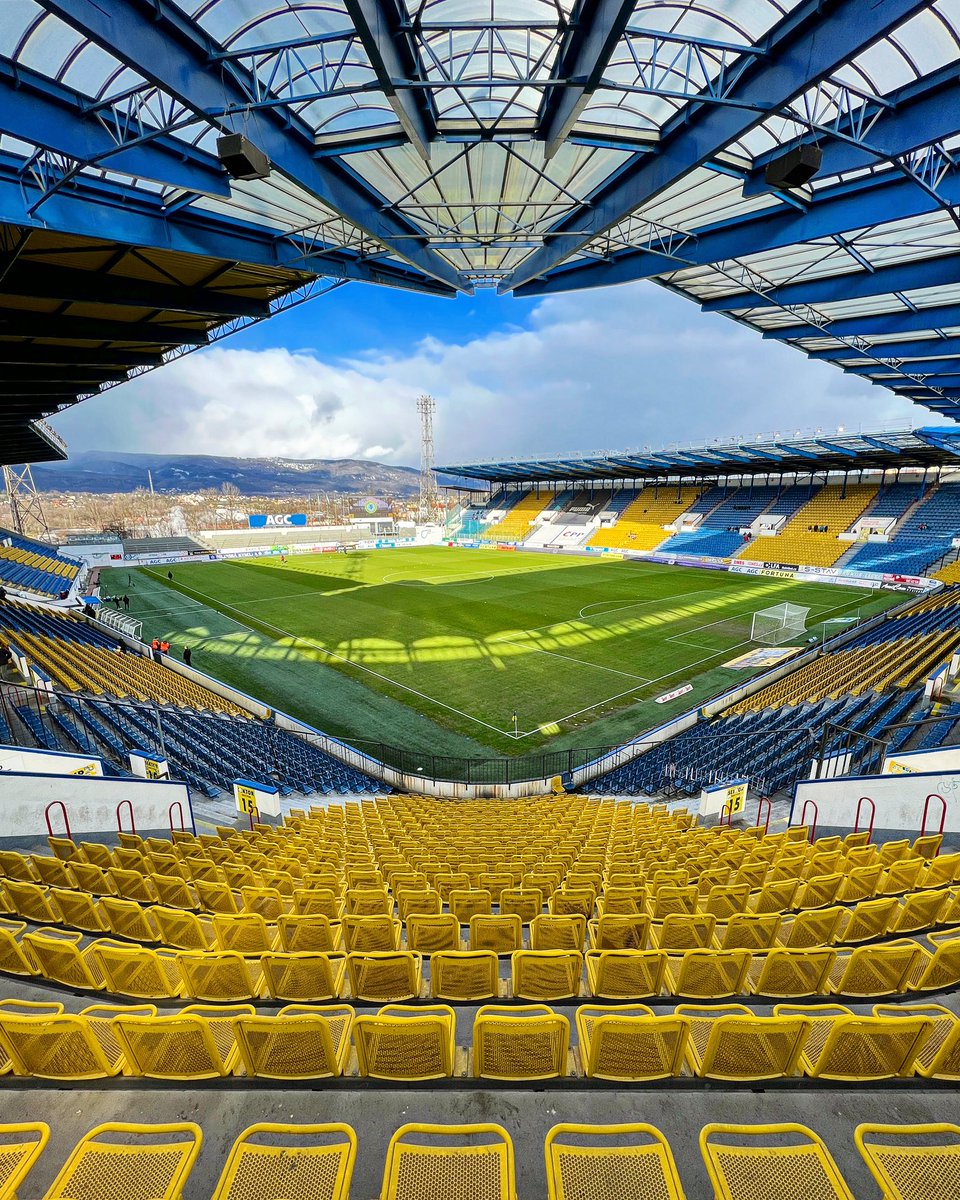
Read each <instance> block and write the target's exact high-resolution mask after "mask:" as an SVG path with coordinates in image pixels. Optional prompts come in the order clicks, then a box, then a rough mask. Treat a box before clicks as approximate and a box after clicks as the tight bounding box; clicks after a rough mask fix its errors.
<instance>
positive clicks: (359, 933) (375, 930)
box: [341, 916, 403, 954]
mask: <svg viewBox="0 0 960 1200" xmlns="http://www.w3.org/2000/svg"><path fill="white" fill-rule="evenodd" d="M341 929H342V931H343V948H344V950H356V951H358V952H359V953H362V954H369V953H373V952H377V953H385V952H387V951H389V950H399V949H400V935H401V933H402V932H403V926H402V925H401V924H400V922H399V921H398V920H396V919H395V918H394V917H353V916H345V917H344V918H343V920H342V922H341Z"/></svg>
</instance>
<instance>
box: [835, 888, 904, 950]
mask: <svg viewBox="0 0 960 1200" xmlns="http://www.w3.org/2000/svg"><path fill="white" fill-rule="evenodd" d="M898 908H899V905H898V904H897V901H896V899H895V898H894V897H893V896H888V897H880V899H878V900H861V901H860V903H859V904H857V906H856V907H855V908H854V909H853V911H852V912H851V913H850V917H849V920H847V921H846V922H841V924H840V928H839V929H838V930H837V935H836V936H837V941H838V942H845V943H847V944H851V943H854V942H869V941H872V940H873V939H874V938H879V937H883V935H884V934H885V933H886V932H887V929H888V927H889V925H890V922H891V921H892V920H893V919H894V917H895V916H896V914H897V910H898Z"/></svg>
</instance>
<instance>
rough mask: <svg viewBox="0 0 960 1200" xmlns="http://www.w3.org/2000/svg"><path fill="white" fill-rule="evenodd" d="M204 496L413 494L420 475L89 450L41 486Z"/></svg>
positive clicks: (48, 468)
mask: <svg viewBox="0 0 960 1200" xmlns="http://www.w3.org/2000/svg"><path fill="white" fill-rule="evenodd" d="M148 471H149V472H150V473H151V474H152V476H153V486H154V489H155V490H156V491H158V492H172V493H180V494H182V493H184V492H198V491H201V490H203V489H204V488H219V487H220V485H221V484H224V483H232V484H235V485H236V487H237V488H239V490H240V492H241V493H242V494H243V495H245V496H293V495H296V496H307V495H310V494H311V493H314V492H351V493H363V494H366V493H368V492H369V493H370V494H371V495H373V496H377V495H380V494H389V495H393V496H406V495H411V494H413V493H414V492H416V491H417V487H418V478H419V476H418V472H417V471H415V470H414V469H413V468H412V467H391V466H387V464H386V463H379V462H370V461H367V460H365V459H353V458H338V459H323V458H321V459H304V460H298V459H292V458H217V457H214V456H212V455H206V454H119V453H115V452H113V451H105V450H88V451H86V452H84V453H80V454H74V455H72V456H71V457H70V458H69V459H67V460H66V461H65V462H52V463H42V464H41V463H38V464H37V465H36V466H35V467H34V468H33V478H34V480H35V481H36V485H37V487H38V488H39V489H40V490H41V491H45V492H132V491H135V490H136V489H137V488H142V487H148V486H149V480H148V475H147V472H148Z"/></svg>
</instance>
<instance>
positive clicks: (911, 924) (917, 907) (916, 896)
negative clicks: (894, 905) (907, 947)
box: [890, 890, 949, 933]
mask: <svg viewBox="0 0 960 1200" xmlns="http://www.w3.org/2000/svg"><path fill="white" fill-rule="evenodd" d="M948 901H949V893H948V892H947V891H946V890H944V891H925V892H914V893H913V894H912V895H910V896H904V898H903V904H902V905H901V906H900V908H899V911H898V912H897V915H896V918H895V919H894V921H893V922H892V924H891V925H890V932H891V933H915V932H917V931H918V930H922V929H929V928H930V927H931V926H933V925H936V924H937V922H938V921H939V919H940V913H941V912H942V911H943V909H944V908H945V907H946V905H947V903H948Z"/></svg>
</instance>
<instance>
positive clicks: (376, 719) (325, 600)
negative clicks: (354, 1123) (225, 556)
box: [102, 547, 898, 756]
mask: <svg viewBox="0 0 960 1200" xmlns="http://www.w3.org/2000/svg"><path fill="white" fill-rule="evenodd" d="M172 570H173V574H174V579H173V581H172V582H171V581H168V580H167V577H166V571H167V568H165V567H163V568H141V569H140V570H136V571H133V572H130V573H129V579H130V583H129V584H128V583H127V579H128V572H127V571H126V569H123V568H120V569H115V570H114V571H111V572H105V573H104V575H103V577H102V585H103V592H104V594H105V595H110V594H112V593H114V592H124V591H126V592H127V593H128V594H129V595H130V597H131V612H132V613H135V614H136V615H137V616H138V617H141V618H143V621H144V628H143V632H144V637H145V639H146V640H147V641H149V640H151V639H152V638H153V637H154V636H159V637H162V638H165V639H167V640H168V641H170V642H171V644H172V645H173V647H174V653H178V651H179V650H180V648H182V646H183V645H189V646H190V647H191V649H192V650H193V652H194V665H195V666H197V667H199V668H200V669H201V670H205V671H207V672H209V673H210V674H212V675H215V676H217V677H218V678H220V679H223V680H224V681H225V682H227V683H230V684H232V685H234V686H236V687H240V688H242V689H243V690H245V691H247V692H249V693H251V694H252V695H255V696H257V697H258V698H260V699H263V700H264V701H266V702H267V703H271V704H274V705H275V706H276V707H277V708H281V709H283V710H284V711H287V712H291V713H293V714H294V715H296V716H299V717H301V718H302V719H304V720H307V721H309V722H310V723H311V724H313V725H315V726H317V727H319V728H321V729H324V730H326V731H327V732H330V733H333V734H336V735H339V736H341V737H345V738H348V739H350V740H353V741H354V742H360V743H363V744H364V745H368V746H369V745H370V744H371V743H376V742H383V743H386V744H388V745H399V746H403V747H406V748H409V749H415V750H418V751H430V752H433V753H439V754H457V755H468V756H469V755H480V756H489V755H490V754H491V752H492V753H495V754H504V753H506V754H523V753H527V752H529V751H531V750H534V749H539V748H542V747H545V746H550V747H555V748H557V749H560V748H566V747H568V746H601V745H609V744H612V743H615V742H617V741H620V740H623V739H625V738H628V737H633V736H636V734H637V733H639V732H640V731H641V730H643V729H646V728H649V727H651V726H654V725H656V724H659V723H660V722H662V721H663V720H665V719H666V718H668V717H669V716H671V715H673V714H675V713H676V712H679V711H682V710H683V709H685V708H688V707H690V706H691V704H694V703H696V702H697V701H701V700H705V699H706V698H708V697H709V696H711V695H714V694H716V693H717V692H719V691H721V690H723V689H725V688H728V687H731V686H732V685H734V684H735V683H738V682H742V681H743V680H744V679H746V678H749V677H750V674H751V672H749V671H742V670H737V669H735V668H730V667H726V666H724V664H725V663H727V662H728V661H729V660H731V659H733V658H736V657H737V656H738V655H741V654H743V653H744V652H746V651H747V650H749V649H751V648H752V647H753V643H751V642H750V641H749V638H750V622H751V617H752V615H753V613H754V612H755V611H756V610H757V609H760V608H768V607H770V606H771V605H773V604H779V603H780V602H782V601H784V600H788V601H790V602H791V603H794V604H800V605H804V606H808V607H809V608H810V610H811V611H810V616H809V618H808V624H809V626H810V629H811V630H812V631H813V632H820V631H821V629H822V625H821V623H822V622H823V621H826V620H830V619H835V618H839V617H857V616H860V617H863V616H867V615H869V614H871V613H874V612H876V611H878V610H879V609H881V608H883V607H886V606H887V605H889V604H891V603H895V602H896V600H897V599H898V597H896V596H894V595H889V594H879V595H878V594H877V593H876V592H868V591H859V590H855V589H851V588H838V587H833V586H830V585H808V584H798V583H795V582H793V581H790V580H779V579H772V578H762V577H754V576H746V575H730V574H726V573H724V572H714V571H702V570H695V569H690V568H683V567H666V566H662V565H659V564H644V563H636V562H626V561H621V560H611V559H607V560H605V561H597V560H591V559H585V558H575V557H561V556H547V555H540V554H523V553H498V552H496V551H493V550H489V551H468V550H453V549H447V548H445V547H430V548H423V549H410V550H393V551H379V552H378V551H353V552H351V553H349V554H347V555H335V554H323V555H319V554H318V555H310V556H299V555H298V556H294V557H291V558H289V559H288V561H287V563H286V565H281V564H280V561H279V559H277V558H270V559H266V558H261V559H252V560H243V561H235V562H222V563H195V564H189V565H179V564H178V565H175V566H173V568H172ZM838 628H840V626H839V625H833V626H832V627H830V631H831V632H835V631H836V630H837V629H838ZM687 683H689V684H691V685H692V687H693V690H692V692H688V693H686V694H685V695H683V696H681V697H679V698H677V699H676V700H673V701H671V702H668V703H666V704H657V703H655V698H656V697H658V696H661V695H663V694H664V693H665V692H669V691H673V690H674V689H676V688H679V687H681V686H683V685H684V684H687ZM514 718H516V719H514Z"/></svg>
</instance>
